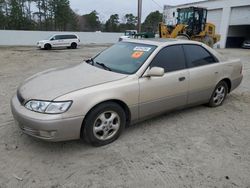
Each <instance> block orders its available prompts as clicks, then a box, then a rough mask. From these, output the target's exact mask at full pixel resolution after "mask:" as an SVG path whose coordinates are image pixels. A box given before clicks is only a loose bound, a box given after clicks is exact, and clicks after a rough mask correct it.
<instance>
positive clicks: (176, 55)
mask: <svg viewBox="0 0 250 188" xmlns="http://www.w3.org/2000/svg"><path fill="white" fill-rule="evenodd" d="M152 67H162V68H164V70H165V74H164V76H162V77H141V78H140V79H139V85H140V97H139V114H140V118H146V117H148V116H151V115H154V114H157V113H161V112H164V111H168V110H171V109H175V108H178V107H181V106H184V105H186V104H187V90H188V79H189V73H188V70H187V69H186V62H185V57H184V52H183V48H182V46H181V45H174V46H168V47H165V48H163V49H162V50H161V51H160V52H159V53H158V54H157V55H156V56H155V58H154V59H153V61H152V62H151V64H150V68H152Z"/></svg>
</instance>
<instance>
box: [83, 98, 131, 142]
mask: <svg viewBox="0 0 250 188" xmlns="http://www.w3.org/2000/svg"><path fill="white" fill-rule="evenodd" d="M108 102H113V103H116V104H118V105H119V106H120V107H122V109H123V110H124V112H125V115H126V126H128V125H129V123H130V121H131V112H130V110H129V107H128V105H127V104H126V103H125V102H124V101H122V100H120V99H109V100H105V101H102V102H99V103H97V104H95V105H93V106H92V107H91V108H90V110H89V111H88V112H87V113H86V115H85V117H84V119H83V121H82V125H81V134H80V136H81V138H82V136H83V135H82V132H83V131H82V130H83V128H84V126H85V119H86V117H87V116H88V114H89V113H90V112H91V110H93V109H94V108H95V107H97V106H98V105H100V104H103V103H108Z"/></svg>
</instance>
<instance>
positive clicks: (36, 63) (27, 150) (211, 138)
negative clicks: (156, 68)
mask: <svg viewBox="0 0 250 188" xmlns="http://www.w3.org/2000/svg"><path fill="white" fill-rule="evenodd" d="M107 46H108V45H98V46H97V45H89V46H85V47H82V48H80V49H77V50H52V51H43V50H37V49H34V48H33V47H1V48H0V80H1V81H0V107H1V109H0V188H5V187H24V188H29V187H34V188H40V187H46V188H47V187H51V188H52V187H53V188H57V187H58V188H60V187H108V188H110V187H143V188H145V187H148V188H152V187H155V188H156V187H225V188H228V187H245V188H246V187H248V188H250V178H249V177H250V50H242V49H230V50H229V49H227V50H219V51H220V52H221V53H223V54H225V55H227V56H228V57H232V58H236V57H238V58H241V59H242V61H243V63H244V71H243V73H244V80H243V83H242V85H241V86H240V87H239V88H238V89H237V90H235V91H234V92H232V93H231V94H230V95H229V96H228V98H227V100H226V101H225V103H224V105H223V106H221V107H219V108H208V107H206V106H198V107H194V108H189V109H185V110H181V111H177V112H173V113H169V114H166V115H162V116H160V117H157V118H154V119H151V120H148V121H145V122H142V123H139V124H136V125H133V126H130V127H129V128H127V129H126V130H125V131H124V133H123V135H122V136H121V137H120V138H119V139H118V140H117V141H116V142H114V143H112V144H110V145H107V146H104V147H99V148H96V147H91V146H89V145H87V144H85V143H83V142H82V141H70V142H60V143H47V142H43V141H39V140H36V139H33V138H31V137H29V136H26V135H24V134H22V133H21V132H20V130H19V129H18V127H17V126H16V125H15V123H14V120H13V117H12V115H11V112H10V106H9V101H10V99H11V96H12V95H13V94H14V93H15V91H16V88H17V86H18V85H19V84H20V83H21V82H22V81H23V80H24V79H25V78H27V77H29V76H31V75H32V74H34V73H37V72H40V71H43V70H46V69H48V68H52V67H58V66H65V65H75V64H77V63H79V62H80V61H81V60H82V59H84V58H87V57H90V56H92V55H94V54H96V53H97V52H99V51H101V50H103V49H104V48H106V47H107ZM38 87H39V86H38Z"/></svg>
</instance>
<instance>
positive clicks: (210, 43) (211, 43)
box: [202, 36, 214, 48]
mask: <svg viewBox="0 0 250 188" xmlns="http://www.w3.org/2000/svg"><path fill="white" fill-rule="evenodd" d="M202 42H203V43H204V44H206V45H208V46H210V47H211V48H213V46H214V40H213V38H212V37H210V36H205V37H204V38H203V39H202Z"/></svg>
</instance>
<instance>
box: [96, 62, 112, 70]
mask: <svg viewBox="0 0 250 188" xmlns="http://www.w3.org/2000/svg"><path fill="white" fill-rule="evenodd" d="M95 63H96V64H97V65H100V66H101V67H103V68H104V69H106V70H109V71H112V69H111V68H109V67H108V66H107V65H105V64H104V63H99V62H95Z"/></svg>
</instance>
